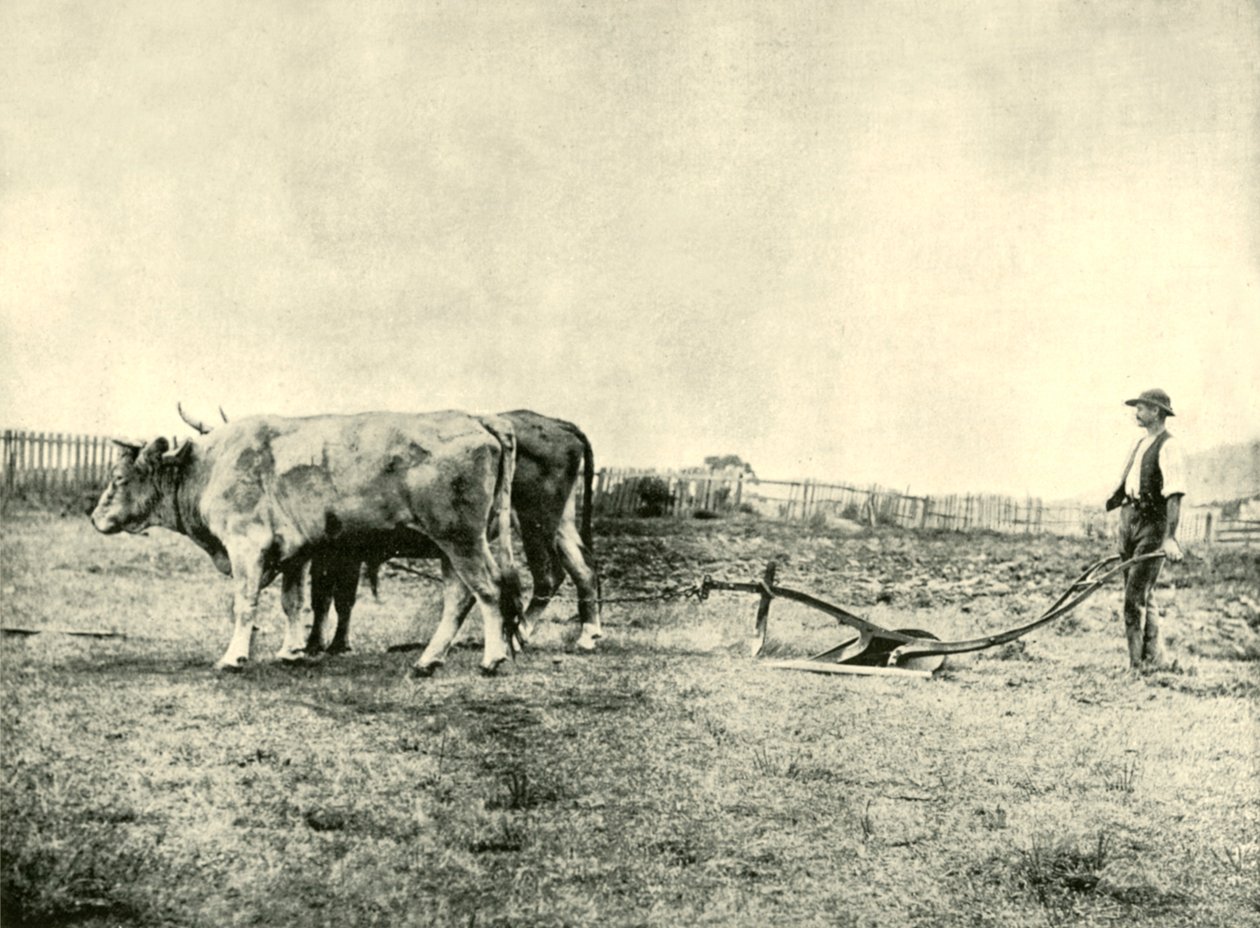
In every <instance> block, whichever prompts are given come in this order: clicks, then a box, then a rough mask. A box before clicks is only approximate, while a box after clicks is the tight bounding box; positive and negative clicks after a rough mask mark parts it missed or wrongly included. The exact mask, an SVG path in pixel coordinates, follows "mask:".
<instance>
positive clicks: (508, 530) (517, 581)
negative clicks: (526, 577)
mask: <svg viewBox="0 0 1260 928" xmlns="http://www.w3.org/2000/svg"><path fill="white" fill-rule="evenodd" d="M481 423H482V425H483V426H485V429H486V431H487V432H489V433H490V434H491V435H493V436H494V437H495V438H496V439H497V440H498V442H499V448H500V453H499V472H498V475H497V477H496V478H495V484H494V504H495V507H496V510H497V512H496V518H497V519H498V521H499V550H500V558H499V577H500V579H499V611H500V612H502V613H503V633H504V635H506V636H507V640H508V643H509V645H513V647H511V649H510V650H511V652H512V654H513V655H515V653H516V647H515V646H514V645H515V644H518V643H519V644H524V636H523V635H522V633H521V623H522V620H523V619H524V616H525V606H524V603H523V601H522V600H523V595H522V587H521V575H520V572H519V571H518V570H517V569H516V559H515V555H514V554H513V552H512V481H513V480H514V479H515V478H516V432H515V431H514V430H513V428H512V423H510V422H508V421H506V420H504V419H501V418H497V417H496V418H495V419H494V420H487V419H482V420H481Z"/></svg>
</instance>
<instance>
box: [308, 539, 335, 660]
mask: <svg viewBox="0 0 1260 928" xmlns="http://www.w3.org/2000/svg"><path fill="white" fill-rule="evenodd" d="M332 600H333V579H332V571H331V570H330V569H329V567H328V565H327V564H325V563H323V562H321V561H320V560H319V559H318V558H316V559H315V560H313V561H311V633H310V634H309V635H307V636H306V653H307V654H319V653H320V652H321V651H323V650H324V622H325V621H326V620H327V619H328V610H329V608H330V607H331V606H332Z"/></svg>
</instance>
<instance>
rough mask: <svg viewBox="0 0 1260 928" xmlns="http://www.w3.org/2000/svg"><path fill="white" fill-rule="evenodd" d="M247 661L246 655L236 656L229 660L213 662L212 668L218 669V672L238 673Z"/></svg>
mask: <svg viewBox="0 0 1260 928" xmlns="http://www.w3.org/2000/svg"><path fill="white" fill-rule="evenodd" d="M248 663H249V658H248V657H238V658H236V659H235V660H231V661H229V660H226V659H225V660H221V661H219V662H218V663H217V664H215V665H214V669H215V670H217V671H219V673H240V672H241V671H242V670H244V669H245V665H246V664H248Z"/></svg>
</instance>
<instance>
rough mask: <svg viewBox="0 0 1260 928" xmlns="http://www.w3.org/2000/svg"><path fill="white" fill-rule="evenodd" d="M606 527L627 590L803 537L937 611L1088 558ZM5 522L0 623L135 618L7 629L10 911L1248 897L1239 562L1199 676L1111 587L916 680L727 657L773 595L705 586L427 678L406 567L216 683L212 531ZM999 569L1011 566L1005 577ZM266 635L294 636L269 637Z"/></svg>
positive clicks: (863, 920) (928, 618) (1180, 614)
mask: <svg viewBox="0 0 1260 928" xmlns="http://www.w3.org/2000/svg"><path fill="white" fill-rule="evenodd" d="M603 529H604V530H603V533H602V535H601V537H602V544H601V556H602V559H603V561H604V563H605V565H606V568H607V569H606V575H607V576H609V579H608V581H607V582H606V584H605V591H606V592H608V593H609V594H611V593H613V592H614V591H619V590H626V589H634V588H648V587H651V586H652V585H653V584H654V583H655V584H656V585H657V587H658V588H659V586H664V585H667V584H669V583H671V582H676V581H678V580H680V579H682V578H687V579H695V577H696V576H697V575H699V574H700V573H704V572H709V573H713V574H715V575H721V576H726V577H730V578H738V579H745V578H751V577H754V576H756V575H757V574H759V572H760V566H761V563H759V562H762V563H763V559H764V558H765V557H768V556H770V555H771V554H781V555H786V556H787V557H786V561H787V563H786V564H785V566H784V567H783V568H781V570H780V579H781V582H783V583H786V584H788V585H790V586H797V587H799V588H802V589H806V590H811V591H814V592H817V593H819V594H820V595H823V596H824V597H827V598H831V599H834V600H837V601H840V602H845V603H848V604H849V605H851V606H852V607H853V608H855V609H856V610H857V611H859V612H860V613H863V614H867V615H869V616H871V617H872V618H874V619H875V620H876V621H880V622H881V623H885V624H887V625H890V626H895V627H921V628H928V629H931V630H933V631H935V632H936V633H937V634H941V635H946V634H949V635H952V634H955V633H964V632H965V633H974V632H978V631H982V630H995V629H998V628H1004V627H1009V626H1011V625H1014V624H1017V623H1019V622H1022V621H1026V620H1027V619H1028V618H1031V617H1032V615H1035V614H1036V612H1037V611H1038V610H1039V609H1040V608H1041V607H1043V606H1044V605H1045V604H1046V602H1047V601H1048V599H1050V598H1053V597H1052V595H1051V594H1052V593H1053V592H1057V590H1054V589H1053V587H1054V586H1055V585H1056V584H1058V585H1063V584H1065V583H1066V582H1067V580H1068V579H1070V576H1069V574H1071V573H1073V572H1074V571H1073V570H1069V567H1072V568H1074V570H1075V571H1078V570H1079V567H1080V566H1081V565H1083V564H1084V563H1086V562H1088V561H1090V560H1092V559H1094V558H1096V557H1097V556H1099V554H1098V552H1096V551H1095V550H1093V549H1089V548H1087V547H1086V546H1085V545H1084V544H1083V543H1079V542H1067V541H1063V542H1056V541H1053V540H1047V539H1031V540H1022V539H1016V540H1010V541H1008V540H1004V539H995V538H991V537H983V536H982V537H974V538H958V537H950V536H910V535H900V534H895V533H888V534H877V535H865V536H857V537H855V538H851V539H846V538H838V537H837V538H833V537H829V536H826V535H816V534H809V533H806V534H794V533H792V532H790V531H786V530H784V529H782V528H780V527H777V526H769V527H761V528H759V527H757V526H756V525H754V524H751V523H738V524H733V523H724V522H706V523H703V524H699V523H686V524H677V523H670V522H656V521H654V522H650V523H630V524H628V525H625V526H620V525H615V524H609V525H605V526H604V527H603ZM3 532H4V536H3V569H4V575H3V579H2V580H0V585H2V588H3V595H4V612H5V615H4V621H5V625H24V626H44V627H59V628H65V627H79V628H84V627H89V628H111V629H115V630H117V631H120V632H124V633H127V634H130V635H137V636H147V638H132V639H126V640H104V641H92V640H86V639H76V638H68V637H64V636H56V635H39V636H35V637H31V638H26V639H7V640H5V642H4V645H3V654H2V656H3V667H2V669H3V672H4V693H5V699H4V703H3V735H4V757H3V782H2V793H0V800H2V803H3V805H2V811H3V819H2V821H3V839H2V842H0V852H2V857H3V860H2V863H0V876H2V877H3V907H4V924H5V925H21V924H28V925H58V924H71V923H73V924H80V925H89V926H105V925H117V924H154V925H157V924H179V925H206V926H210V925H214V926H218V925H223V924H267V925H290V924H309V925H324V924H328V925H332V924H337V925H371V924H381V925H430V924H438V925H447V924H449V925H460V926H466V925H469V924H476V925H479V926H485V925H509V924H512V925H594V924H599V925H627V926H629V925H675V924H721V925H763V924H791V925H811V924H818V925H848V926H874V925H880V926H887V925H947V926H948V925H958V926H962V925H1104V924H1106V925H1112V924H1118V923H1119V924H1128V925H1139V926H1146V925H1151V926H1154V925H1170V926H1171V925H1202V926H1211V925H1219V926H1222V928H1224V926H1230V928H1233V926H1237V925H1241V924H1245V923H1247V922H1248V920H1249V919H1250V920H1252V921H1254V920H1255V919H1256V918H1257V914H1258V909H1257V905H1258V900H1257V897H1256V895H1255V889H1254V887H1255V885H1256V882H1257V876H1260V873H1258V872H1257V871H1258V862H1257V857H1258V855H1257V850H1256V844H1255V835H1256V833H1257V824H1260V823H1258V822H1257V808H1258V803H1257V772H1256V768H1255V760H1254V759H1255V748H1256V745H1255V740H1254V739H1255V728H1254V706H1255V703H1254V700H1255V698H1256V694H1257V687H1256V682H1255V665H1254V664H1250V663H1245V662H1242V661H1237V660H1222V659H1216V658H1214V657H1213V658H1209V657H1204V656H1202V654H1203V653H1206V652H1208V651H1211V646H1212V641H1213V635H1212V632H1211V627H1212V622H1213V620H1212V618H1211V616H1213V615H1215V614H1216V609H1217V600H1218V599H1219V598H1220V596H1221V595H1224V596H1226V597H1229V596H1231V595H1233V593H1231V592H1229V591H1230V590H1232V589H1235V588H1237V587H1238V586H1239V585H1245V584H1247V583H1254V582H1255V580H1256V579H1257V573H1255V561H1254V559H1253V560H1247V559H1246V558H1242V559H1241V560H1238V561H1237V562H1235V561H1234V560H1231V559H1230V558H1231V557H1232V556H1225V557H1224V560H1222V558H1221V557H1217V558H1215V559H1214V561H1213V562H1212V563H1211V564H1210V565H1209V564H1207V562H1206V561H1196V562H1187V564H1186V565H1185V567H1184V568H1183V569H1181V570H1180V573H1179V574H1178V576H1179V585H1182V584H1184V585H1183V586H1182V588H1181V589H1179V590H1178V593H1177V603H1176V609H1175V610H1174V609H1171V608H1170V609H1169V610H1168V619H1169V624H1170V626H1171V627H1172V628H1173V629H1174V630H1175V631H1176V633H1177V635H1178V636H1179V637H1178V642H1179V644H1178V648H1177V655H1178V658H1179V660H1181V662H1182V666H1181V668H1180V670H1179V671H1177V672H1166V673H1159V674H1151V675H1146V676H1138V677H1134V676H1131V675H1128V674H1126V673H1124V672H1122V667H1123V663H1124V658H1123V636H1122V634H1121V631H1120V628H1119V626H1118V625H1117V623H1116V619H1115V617H1114V616H1113V611H1114V608H1115V606H1116V605H1117V603H1118V597H1119V590H1118V586H1117V587H1116V588H1115V589H1114V590H1111V591H1108V592H1104V593H1101V594H1099V596H1098V597H1096V598H1095V599H1094V600H1092V601H1091V602H1090V603H1089V604H1087V606H1086V607H1083V608H1082V609H1081V610H1080V613H1079V615H1078V616H1077V619H1076V622H1075V623H1074V624H1073V626H1072V627H1071V628H1070V629H1069V630H1068V631H1067V632H1064V633H1061V632H1060V631H1059V630H1056V629H1053V628H1052V629H1047V630H1044V631H1043V632H1041V633H1039V634H1037V635H1035V636H1032V637H1031V638H1030V639H1027V640H1026V642H1027V643H1026V646H1025V647H1024V648H1022V649H1019V650H1018V651H1016V650H1015V649H1009V650H1007V651H1005V652H996V651H995V652H983V653H981V654H979V655H974V656H971V657H968V658H964V659H960V660H957V661H954V662H952V663H951V664H950V665H949V666H948V667H947V668H946V670H944V671H943V672H942V673H940V674H938V675H937V677H936V678H935V679H933V680H931V681H927V682H922V681H911V680H900V679H899V680H889V679H883V678H860V677H853V678H848V677H832V676H828V677H818V676H812V675H804V674H791V673H783V672H776V671H772V670H768V669H766V668H764V667H761V666H758V665H757V664H756V663H755V662H753V661H752V660H750V659H749V658H747V657H746V656H744V650H743V649H744V638H745V637H746V636H747V634H748V632H749V630H750V629H749V627H750V625H751V621H752V616H753V612H754V609H755V599H754V598H752V597H747V596H722V595H719V594H715V595H714V597H713V598H712V599H711V600H710V602H708V603H706V604H703V605H697V604H695V603H686V604H679V603H670V604H663V605H659V606H656V605H651V604H647V605H643V604H635V605H627V606H621V607H609V609H608V620H609V625H610V628H609V639H608V640H607V642H606V647H605V648H604V650H603V651H602V653H600V654H598V655H595V656H584V655H577V654H573V653H570V652H569V651H568V650H566V647H565V644H564V641H565V636H566V634H567V633H568V628H567V627H565V626H561V625H559V624H550V625H547V626H545V627H544V629H543V632H542V635H541V640H540V642H539V644H538V646H537V647H536V648H535V649H534V650H533V651H532V652H531V653H529V654H527V655H526V656H524V657H523V658H522V659H521V660H519V661H518V662H517V663H516V665H515V666H513V667H511V668H510V669H508V670H507V671H506V672H505V673H504V674H503V675H502V676H500V677H499V678H496V679H489V680H487V679H482V678H481V677H479V675H478V674H477V672H476V654H475V653H474V652H473V651H472V650H468V649H457V650H456V651H455V652H454V655H453V660H452V661H451V663H450V664H449V665H448V667H447V668H446V669H445V671H444V672H443V673H442V674H441V675H440V676H439V677H437V678H435V679H433V680H429V681H425V682H424V683H422V684H412V683H409V682H407V681H406V680H405V679H404V676H403V668H404V667H405V665H406V664H407V663H408V662H409V661H410V660H411V659H413V658H414V655H398V654H388V653H386V652H385V648H386V647H387V646H388V645H390V644H394V643H397V642H400V641H407V640H412V639H414V638H416V637H423V636H424V634H425V633H426V630H427V629H428V628H431V627H432V623H433V620H434V614H433V612H434V608H435V606H436V599H435V597H434V595H433V594H434V591H433V590H432V589H431V587H430V586H429V585H427V584H425V583H424V582H422V581H417V580H414V579H413V580H406V579H403V578H401V577H395V578H391V579H389V580H388V581H387V583H386V586H385V587H384V589H383V590H382V600H381V601H380V602H373V601H372V600H371V599H370V597H366V598H365V600H364V602H363V603H362V606H361V608H360V609H359V611H358V612H357V614H356V626H357V627H356V634H355V638H354V644H355V648H356V650H355V652H354V653H352V654H350V655H348V656H346V657H344V658H339V659H335V660H327V661H324V662H322V663H319V664H312V665H308V666H303V667H297V668H285V667H280V666H276V665H274V664H271V663H269V662H266V661H263V662H260V663H258V664H256V665H255V666H252V667H251V668H250V669H249V670H248V671H247V672H246V673H244V674H241V675H239V676H218V675H216V674H214V673H213V672H212V671H211V670H210V665H211V663H212V662H213V660H214V659H215V658H216V657H217V656H218V654H219V652H220V651H221V649H222V648H223V647H224V645H225V643H226V638H227V634H228V623H227V613H226V596H227V592H228V590H227V586H226V581H223V580H221V579H219V578H218V577H217V575H216V574H215V573H214V572H213V569H212V568H211V566H210V564H209V562H208V560H206V559H205V558H204V556H202V555H201V554H200V553H199V552H198V551H197V550H196V549H195V548H193V546H192V545H191V544H189V543H188V542H186V541H183V540H182V539H177V538H175V537H173V536H171V535H169V534H166V533H160V532H154V533H153V534H152V535H151V536H150V537H147V538H103V537H100V536H97V535H95V534H94V533H93V532H92V531H91V529H90V527H88V526H87V525H85V524H84V523H82V522H78V521H70V520H64V521H63V520H55V519H52V520H50V519H47V518H21V517H17V518H10V520H9V521H8V522H7V523H6V524H5V526H4V529H3ZM1240 557H1241V556H1240ZM724 559H725V560H724ZM1012 561H1014V562H1016V566H1015V567H1013V568H1010V567H1003V566H1001V565H1003V564H1006V563H1009V562H1012ZM724 565H726V566H724ZM959 565H961V567H960V566H959ZM995 573H1000V574H1001V575H1002V577H1003V578H1004V579H1003V581H1002V582H1004V583H1006V584H1007V587H1008V588H1010V589H1011V590H1012V592H1009V593H1000V592H999V593H990V592H986V589H985V584H987V583H989V582H990V581H989V579H988V578H989V577H990V576H991V575H994V574H995ZM1029 584H1032V585H1033V587H1032V589H1031V590H1030V589H1029V588H1028V585H1029ZM1231 585H1233V586H1231ZM1043 589H1044V592H1043ZM1222 590H1224V591H1225V592H1224V593H1223V594H1222V592H1221V591H1222ZM886 594H890V595H886ZM268 596H269V599H270V601H269V604H268V607H267V608H266V609H265V610H264V612H265V614H266V615H268V616H273V617H274V621H275V622H276V623H277V624H278V622H279V610H278V605H277V604H276V603H275V594H274V592H272V593H269V594H268ZM557 615H559V616H564V615H565V610H564V609H557ZM417 616H418V617H419V619H418V620H417ZM417 621H418V626H419V630H418V631H417V628H416V627H415V623H417ZM1196 629H1197V630H1196ZM772 630H773V634H774V638H775V640H776V641H777V642H778V644H779V648H780V650H781V651H783V652H784V653H807V652H808V651H810V650H812V649H814V648H815V646H822V647H825V646H827V645H828V644H830V643H831V642H832V641H833V640H834V639H835V632H834V630H833V628H832V626H831V623H830V621H829V620H827V619H826V618H825V617H823V616H820V615H819V614H817V613H809V612H808V611H807V610H803V609H800V610H798V609H794V608H792V607H791V606H790V604H776V605H775V607H774V611H773V613H772ZM477 631H478V630H477V629H474V636H473V637H474V638H475V637H476V633H477ZM260 639H261V640H260V645H262V646H263V647H264V648H267V647H271V648H274V647H275V646H276V645H277V644H278V642H279V633H278V629H269V630H266V631H265V632H264V633H263V635H261V636H260ZM1192 643H1197V644H1198V645H1201V647H1200V648H1197V650H1199V656H1195V657H1192V656H1191V652H1192V651H1195V650H1196V648H1192V647H1190V645H1191V644H1192ZM474 644H475V642H474ZM470 647H471V645H470Z"/></svg>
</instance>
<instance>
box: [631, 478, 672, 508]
mask: <svg viewBox="0 0 1260 928" xmlns="http://www.w3.org/2000/svg"><path fill="white" fill-rule="evenodd" d="M637 489H638V495H639V505H638V507H637V510H636V511H637V512H638V514H639V515H641V516H648V517H652V516H663V515H665V514H666V513H667V512H669V510H670V507H671V506H673V504H674V494H673V493H671V492H670V489H669V484H668V483H666V482H665V481H664V480H662V479H661V478H660V477H644V478H642V479H641V480H640V481H639V485H638V488H637Z"/></svg>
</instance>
